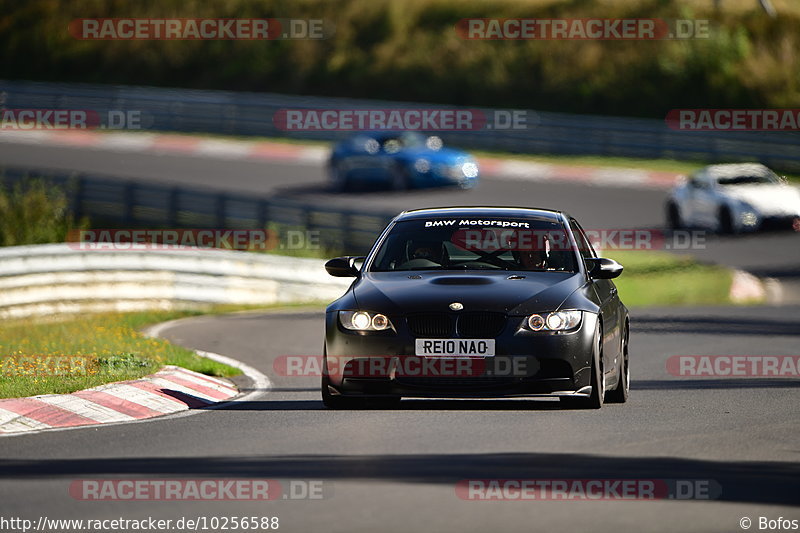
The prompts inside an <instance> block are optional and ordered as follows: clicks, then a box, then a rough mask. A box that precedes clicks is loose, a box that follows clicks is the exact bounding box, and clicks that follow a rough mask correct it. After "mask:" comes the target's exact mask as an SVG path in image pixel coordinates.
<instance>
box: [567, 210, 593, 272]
mask: <svg viewBox="0 0 800 533" xmlns="http://www.w3.org/2000/svg"><path fill="white" fill-rule="evenodd" d="M569 227H570V228H571V229H572V234H573V235H574V236H575V241H576V242H577V243H578V253H580V255H581V258H582V259H583V260H584V265H585V264H586V260H587V259H590V258H592V257H597V254H596V253H595V251H594V247H592V243H591V242H589V239H588V238H587V237H586V233H585V232H584V231H583V228H582V227H581V225H580V224H578V222H577V221H576V220H575V219H574V218H571V219H570V221H569Z"/></svg>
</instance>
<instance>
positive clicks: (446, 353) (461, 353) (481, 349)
mask: <svg viewBox="0 0 800 533" xmlns="http://www.w3.org/2000/svg"><path fill="white" fill-rule="evenodd" d="M415 353H416V355H422V356H425V357H494V339H417V340H416V346H415Z"/></svg>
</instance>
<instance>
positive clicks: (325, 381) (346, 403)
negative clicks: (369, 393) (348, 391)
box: [321, 354, 361, 409]
mask: <svg viewBox="0 0 800 533" xmlns="http://www.w3.org/2000/svg"><path fill="white" fill-rule="evenodd" d="M330 383H331V381H330V379H329V378H328V358H327V354H325V355H323V357H322V386H321V389H322V390H321V392H322V404H323V405H324V406H325V407H327V408H328V409H353V408H354V407H358V406H359V405H360V404H361V401H360V398H346V397H343V396H337V395H335V394H331V391H330V389H329V388H328V385H330Z"/></svg>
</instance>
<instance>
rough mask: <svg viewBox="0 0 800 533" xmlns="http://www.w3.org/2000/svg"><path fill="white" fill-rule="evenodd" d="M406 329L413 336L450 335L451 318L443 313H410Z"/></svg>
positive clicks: (451, 331)
mask: <svg viewBox="0 0 800 533" xmlns="http://www.w3.org/2000/svg"><path fill="white" fill-rule="evenodd" d="M407 320H408V329H410V330H411V333H413V334H414V336H415V337H451V336H452V335H453V320H452V319H451V318H450V316H449V315H447V314H445V313H426V314H420V315H410V316H409V317H408V319H407Z"/></svg>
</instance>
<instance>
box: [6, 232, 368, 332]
mask: <svg viewBox="0 0 800 533" xmlns="http://www.w3.org/2000/svg"><path fill="white" fill-rule="evenodd" d="M323 264H324V261H322V260H319V259H302V258H294V257H283V256H275V255H267V254H257V253H248V252H237V251H229V250H204V249H199V248H183V249H172V250H152V249H148V250H102V251H99V250H83V249H76V248H74V247H72V246H70V245H68V244H42V245H34V246H11V247H7V248H0V318H18V317H24V316H33V315H45V314H56V313H64V312H72V313H75V312H90V311H107V310H116V311H128V310H138V309H153V308H157V309H164V308H174V307H195V306H198V305H208V304H254V305H263V304H271V303H276V302H303V301H321V300H323V301H324V300H328V301H329V300H333V299H336V298H338V297H339V296H341V295H342V294H343V293H344V291H345V290H346V289H347V287H348V286H349V284H350V283H351V281H352V280H350V279H342V278H332V277H330V276H328V274H327V273H326V272H325V269H324V268H323Z"/></svg>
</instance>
